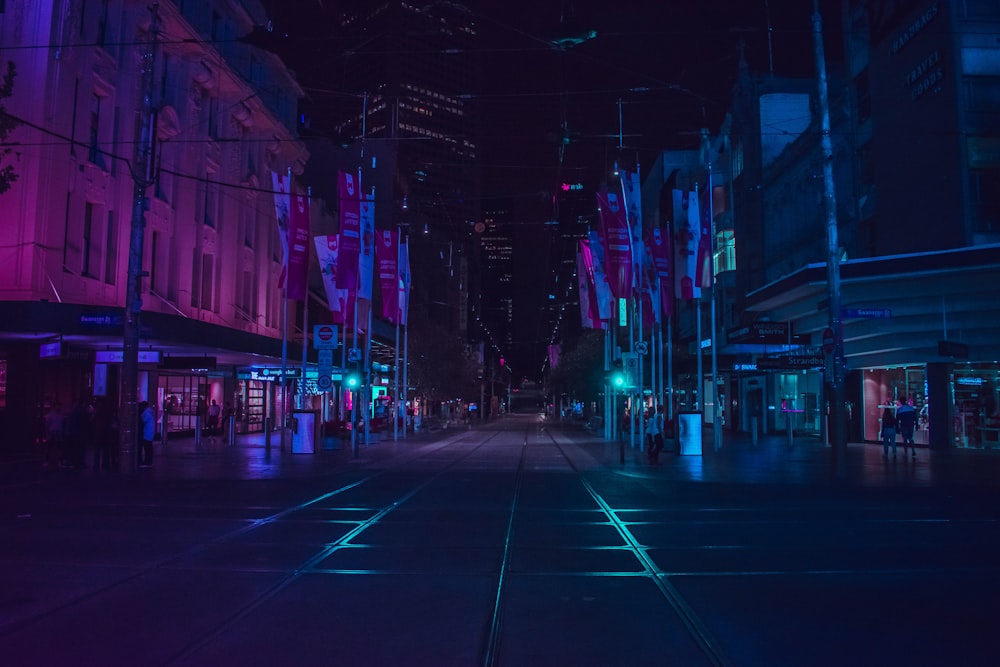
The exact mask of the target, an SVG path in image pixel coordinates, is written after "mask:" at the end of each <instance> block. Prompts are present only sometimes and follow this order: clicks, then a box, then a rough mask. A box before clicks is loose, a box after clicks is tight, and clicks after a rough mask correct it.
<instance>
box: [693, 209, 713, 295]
mask: <svg viewBox="0 0 1000 667" xmlns="http://www.w3.org/2000/svg"><path fill="white" fill-rule="evenodd" d="M699 204H700V209H699V210H700V216H699V220H700V221H701V233H700V234H699V236H698V259H697V262H696V265H695V280H694V284H695V285H696V286H698V287H711V286H712V259H713V257H712V254H713V253H712V200H711V193H710V192H709V191H708V189H705V190H702V192H701V197H700V198H699Z"/></svg>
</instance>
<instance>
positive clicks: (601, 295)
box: [587, 231, 612, 322]
mask: <svg viewBox="0 0 1000 667" xmlns="http://www.w3.org/2000/svg"><path fill="white" fill-rule="evenodd" d="M587 239H588V240H589V242H590V258H591V265H592V268H593V276H594V280H593V287H594V296H595V297H596V299H597V317H598V319H601V320H604V321H605V322H609V321H611V316H612V308H611V302H612V296H611V286H610V285H609V284H608V276H607V274H606V273H605V272H604V245H603V244H602V243H601V237H600V234H598V233H597V232H595V231H591V232H588V233H587Z"/></svg>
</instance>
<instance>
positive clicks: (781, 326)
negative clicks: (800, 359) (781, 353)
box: [726, 322, 798, 344]
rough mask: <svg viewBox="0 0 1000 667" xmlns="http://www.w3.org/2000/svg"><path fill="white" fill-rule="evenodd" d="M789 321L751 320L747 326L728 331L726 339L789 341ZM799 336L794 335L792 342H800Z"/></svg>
mask: <svg viewBox="0 0 1000 667" xmlns="http://www.w3.org/2000/svg"><path fill="white" fill-rule="evenodd" d="M788 334H789V327H788V322H751V323H750V324H748V325H747V326H745V327H737V328H735V329H729V330H728V331H726V340H727V341H728V342H730V343H778V344H780V343H788V342H789V337H788ZM797 338H798V337H797V336H792V342H793V343H794V342H798V340H797Z"/></svg>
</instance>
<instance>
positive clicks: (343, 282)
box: [337, 171, 361, 291]
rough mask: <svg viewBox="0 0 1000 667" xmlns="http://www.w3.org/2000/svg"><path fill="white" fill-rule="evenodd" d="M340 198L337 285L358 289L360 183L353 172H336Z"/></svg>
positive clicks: (341, 287) (342, 287)
mask: <svg viewBox="0 0 1000 667" xmlns="http://www.w3.org/2000/svg"><path fill="white" fill-rule="evenodd" d="M337 194H338V197H339V199H340V202H339V203H340V252H339V253H338V256H337V287H339V288H340V289H349V290H352V291H353V290H357V289H358V256H359V255H360V253H361V184H360V183H358V182H357V178H356V177H355V175H354V174H349V173H347V172H343V171H338V172H337Z"/></svg>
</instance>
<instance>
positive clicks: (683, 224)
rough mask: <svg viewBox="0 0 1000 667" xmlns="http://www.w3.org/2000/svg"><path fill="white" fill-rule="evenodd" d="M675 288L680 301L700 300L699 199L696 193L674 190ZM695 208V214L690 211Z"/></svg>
mask: <svg viewBox="0 0 1000 667" xmlns="http://www.w3.org/2000/svg"><path fill="white" fill-rule="evenodd" d="M673 196H674V229H673V231H674V244H673V245H674V266H673V268H674V288H675V290H676V292H675V293H676V296H677V298H678V299H699V298H701V289H699V288H698V287H697V286H696V285H695V284H694V274H695V264H696V262H695V260H696V258H697V253H698V199H697V196H696V195H695V193H693V192H692V193H690V196H689V193H687V192H685V191H683V190H674V191H673ZM692 205H693V206H694V211H693V213H692V212H691V211H690V208H691V206H692Z"/></svg>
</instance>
